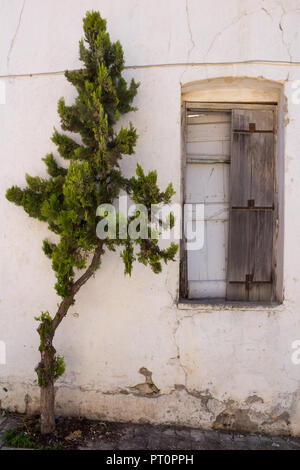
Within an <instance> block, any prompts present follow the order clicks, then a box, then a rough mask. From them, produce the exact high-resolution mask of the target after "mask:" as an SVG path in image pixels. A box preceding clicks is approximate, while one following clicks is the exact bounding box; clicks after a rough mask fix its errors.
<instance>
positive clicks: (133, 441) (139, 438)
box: [0, 415, 300, 450]
mask: <svg viewBox="0 0 300 470" xmlns="http://www.w3.org/2000/svg"><path fill="white" fill-rule="evenodd" d="M18 421H19V419H18V417H17V416H9V415H8V416H4V417H0V450H7V449H8V448H7V447H5V446H4V445H3V435H4V433H5V431H7V430H8V429H13V428H15V427H16V426H17V424H18ZM106 424H107V431H106V432H105V433H104V434H103V435H102V436H101V437H96V438H95V439H94V440H90V441H88V442H87V443H86V444H85V445H84V446H80V447H79V449H90V450H141V449H149V450H300V437H280V436H266V435H260V434H249V435H244V434H241V433H232V432H225V431H203V430H200V429H193V428H184V427H176V426H155V425H151V424H131V423H111V424H110V423H106ZM110 425H111V426H112V427H113V432H111V431H110Z"/></svg>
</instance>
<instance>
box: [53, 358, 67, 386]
mask: <svg viewBox="0 0 300 470" xmlns="http://www.w3.org/2000/svg"><path fill="white" fill-rule="evenodd" d="M65 370H66V364H65V359H64V358H63V356H55V358H54V371H55V372H54V380H57V379H58V378H59V377H61V376H62V375H63V374H64V373H65Z"/></svg>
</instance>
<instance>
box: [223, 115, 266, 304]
mask: <svg viewBox="0 0 300 470" xmlns="http://www.w3.org/2000/svg"><path fill="white" fill-rule="evenodd" d="M230 188H231V195H230V212H229V246H228V275H227V299H228V300H246V301H269V300H271V299H272V284H273V233H274V112H273V110H270V109H268V110H261V109H255V110H254V109H251V110H250V109H234V110H233V112H232V152H231V168H230Z"/></svg>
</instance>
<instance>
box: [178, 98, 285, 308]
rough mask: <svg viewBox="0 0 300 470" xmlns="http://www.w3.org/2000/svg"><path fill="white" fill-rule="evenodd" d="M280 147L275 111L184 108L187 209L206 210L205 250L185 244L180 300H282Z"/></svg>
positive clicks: (202, 106) (271, 107)
mask: <svg viewBox="0 0 300 470" xmlns="http://www.w3.org/2000/svg"><path fill="white" fill-rule="evenodd" d="M275 139H276V106H275V105H246V104H244V105H238V104H233V105H230V104H220V105H217V104H216V105H211V104H204V103H202V104H201V103H186V104H185V110H184V166H183V168H184V169H183V173H184V185H183V186H184V203H185V204H204V221H203V226H204V245H203V247H202V248H201V249H198V250H192V251H191V250H188V251H187V250H186V249H185V242H183V243H182V247H181V296H182V297H185V298H189V299H223V300H224V299H226V300H228V301H250V302H251V301H253V302H270V301H274V300H276V292H275V290H276V289H275V287H276V270H277V269H278V268H277V264H276V249H277V246H276V227H277V224H278V209H277V200H276V197H277V196H276V195H277V191H276V140H275ZM185 214H186V212H185ZM192 214H193V216H192V219H193V220H194V219H195V210H193V211H192ZM185 223H186V221H185Z"/></svg>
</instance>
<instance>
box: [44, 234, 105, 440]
mask: <svg viewBox="0 0 300 470" xmlns="http://www.w3.org/2000/svg"><path fill="white" fill-rule="evenodd" d="M102 247H103V242H102V240H99V241H98V243H97V248H96V250H95V252H94V256H93V259H92V261H91V264H90V265H89V267H88V269H87V270H86V271H85V273H84V274H83V275H82V276H81V277H80V278H79V279H77V281H76V282H75V283H74V284H73V286H72V288H71V293H70V295H69V296H67V297H64V299H63V300H62V302H61V304H60V306H59V308H58V311H57V313H56V315H55V317H54V318H53V320H52V321H50V320H48V319H47V318H46V319H45V320H44V323H43V322H42V323H41V324H40V326H39V328H38V329H37V331H38V333H39V335H40V337H41V346H42V348H41V349H40V351H41V361H40V363H39V364H38V366H37V367H36V372H37V374H38V378H39V385H40V387H41V394H40V398H41V402H40V413H41V433H42V434H48V433H51V432H54V431H55V414H54V404H55V396H54V381H55V380H56V378H57V377H56V371H55V366H56V362H55V353H56V351H55V349H54V347H53V344H52V343H53V338H54V334H55V331H56V329H57V327H58V326H59V324H60V323H61V321H62V320H63V318H64V317H65V316H66V314H67V312H68V310H69V308H70V306H71V305H72V304H73V303H74V297H75V295H76V294H77V292H78V291H79V289H80V288H81V287H82V286H83V285H84V284H85V283H86V282H87V281H88V280H89V279H90V278H91V276H93V275H94V274H95V272H96V270H97V268H98V267H99V262H100V258H101V255H102V254H103V252H104V251H103V248H102Z"/></svg>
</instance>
